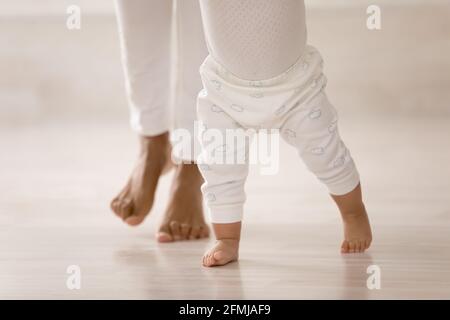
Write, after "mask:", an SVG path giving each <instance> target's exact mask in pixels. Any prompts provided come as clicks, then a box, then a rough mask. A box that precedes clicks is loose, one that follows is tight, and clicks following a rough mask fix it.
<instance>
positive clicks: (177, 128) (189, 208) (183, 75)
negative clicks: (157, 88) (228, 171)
mask: <svg viewBox="0 0 450 320" xmlns="http://www.w3.org/2000/svg"><path fill="white" fill-rule="evenodd" d="M174 4H175V32H174V33H175V40H176V41H174V45H175V68H174V84H175V88H174V89H175V90H174V96H173V98H174V99H173V102H174V105H173V116H174V118H173V121H174V123H173V126H174V132H173V133H174V134H172V138H173V139H172V143H173V151H172V155H173V159H174V161H175V162H177V166H176V169H175V175H174V178H173V182H172V189H171V198H170V202H169V205H168V207H167V210H166V213H165V216H164V219H163V221H162V224H161V226H160V228H159V231H158V234H157V239H158V240H159V241H160V242H168V241H173V240H180V239H196V238H203V237H206V236H208V234H209V231H208V227H207V225H206V223H205V220H204V217H203V206H202V196H201V192H200V186H201V184H202V183H203V178H202V177H201V175H200V172H199V170H198V168H197V165H196V164H195V160H196V158H197V151H198V150H199V148H198V140H197V137H196V135H195V133H194V127H195V123H196V122H195V121H196V119H197V116H196V115H197V112H196V99H197V95H198V92H199V91H200V89H201V88H202V84H201V80H200V75H199V71H198V70H199V67H200V65H201V63H202V62H203V60H204V59H205V57H206V56H207V49H206V44H205V40H204V34H203V28H202V21H201V16H200V7H199V3H198V0H175V2H174Z"/></svg>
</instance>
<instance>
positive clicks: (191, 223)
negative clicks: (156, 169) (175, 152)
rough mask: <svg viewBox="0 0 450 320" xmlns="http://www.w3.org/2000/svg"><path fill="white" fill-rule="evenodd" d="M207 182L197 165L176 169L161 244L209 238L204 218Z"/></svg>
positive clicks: (160, 229)
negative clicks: (203, 189) (202, 191)
mask: <svg viewBox="0 0 450 320" xmlns="http://www.w3.org/2000/svg"><path fill="white" fill-rule="evenodd" d="M202 183H203V178H202V176H201V175H200V172H199V170H198V167H197V165H196V164H180V165H177V166H176V169H175V175H174V177H173V182H172V186H171V191H170V200H169V206H168V207H167V210H166V213H165V216H164V220H163V223H162V224H161V226H160V228H159V230H158V232H157V234H156V238H157V240H158V241H159V242H172V241H178V240H193V239H200V238H206V237H208V236H209V228H208V226H207V225H206V222H205V219H204V217H203V204H202V193H201V190H200V186H201V185H202Z"/></svg>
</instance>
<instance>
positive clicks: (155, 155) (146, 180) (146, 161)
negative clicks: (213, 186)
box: [111, 133, 171, 226]
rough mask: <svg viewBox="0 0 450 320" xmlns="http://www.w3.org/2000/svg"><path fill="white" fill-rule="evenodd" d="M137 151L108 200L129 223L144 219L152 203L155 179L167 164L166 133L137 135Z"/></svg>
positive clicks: (168, 157) (167, 146)
mask: <svg viewBox="0 0 450 320" xmlns="http://www.w3.org/2000/svg"><path fill="white" fill-rule="evenodd" d="M140 140H141V141H140V142H141V153H140V155H139V158H138V161H137V164H136V166H135V168H134V169H133V172H132V174H131V177H130V178H129V180H128V182H127V184H126V185H125V187H124V188H123V189H122V191H121V192H120V193H119V194H118V195H117V196H116V197H115V198H114V199H113V200H112V201H111V209H112V211H114V213H115V214H116V215H117V216H118V217H119V218H121V219H122V220H123V221H125V222H126V223H127V224H129V225H131V226H136V225H138V224H140V223H141V222H142V221H144V219H145V217H146V216H147V214H148V213H149V211H150V209H151V208H152V205H153V197H154V194H155V191H156V186H157V184H158V179H159V177H160V176H161V174H163V173H164V172H165V171H168V169H169V168H170V166H171V159H170V150H171V147H170V142H169V137H168V134H167V133H164V134H162V135H159V136H154V137H143V136H142V137H141V138H140Z"/></svg>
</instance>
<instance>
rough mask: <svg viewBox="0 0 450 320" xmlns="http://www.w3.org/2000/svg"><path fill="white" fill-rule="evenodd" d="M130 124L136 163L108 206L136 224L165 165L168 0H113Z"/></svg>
mask: <svg viewBox="0 0 450 320" xmlns="http://www.w3.org/2000/svg"><path fill="white" fill-rule="evenodd" d="M116 12H117V21H118V24H119V36H120V45H121V52H122V59H123V66H124V71H125V84H126V91H127V97H128V101H129V105H130V109H131V117H130V121H131V126H132V128H133V130H134V131H136V132H137V133H138V134H139V135H140V142H141V144H140V145H141V151H140V154H139V157H138V160H137V163H136V165H135V168H134V170H133V172H132V174H131V177H130V178H129V180H128V182H127V184H126V185H125V187H124V188H123V189H122V191H121V192H120V193H119V194H118V195H117V196H116V197H115V198H114V199H113V200H112V202H111V209H112V210H113V211H114V212H115V213H116V215H117V216H119V217H120V218H121V219H123V220H124V221H125V222H126V223H128V224H129V225H138V224H140V223H141V222H142V221H143V220H144V218H145V217H146V215H147V214H148V212H149V211H150V209H151V207H152V205H153V197H154V193H155V190H156V186H157V183H158V179H159V176H160V175H161V174H162V173H163V171H164V170H165V168H167V166H168V165H169V164H170V142H169V136H168V130H169V128H170V109H169V93H170V78H169V77H170V58H171V56H170V35H171V17H172V1H167V0H133V1H128V0H116Z"/></svg>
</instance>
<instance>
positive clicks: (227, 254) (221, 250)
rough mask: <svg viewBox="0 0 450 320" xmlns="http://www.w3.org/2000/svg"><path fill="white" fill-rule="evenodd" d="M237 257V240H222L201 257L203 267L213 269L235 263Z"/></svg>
mask: <svg viewBox="0 0 450 320" xmlns="http://www.w3.org/2000/svg"><path fill="white" fill-rule="evenodd" d="M238 257H239V240H235V239H222V240H217V242H216V244H215V245H214V246H213V247H212V248H211V249H210V250H208V251H207V252H206V253H205V255H204V256H203V266H205V267H214V266H223V265H225V264H227V263H230V262H233V261H236V260H237V259H238Z"/></svg>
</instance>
